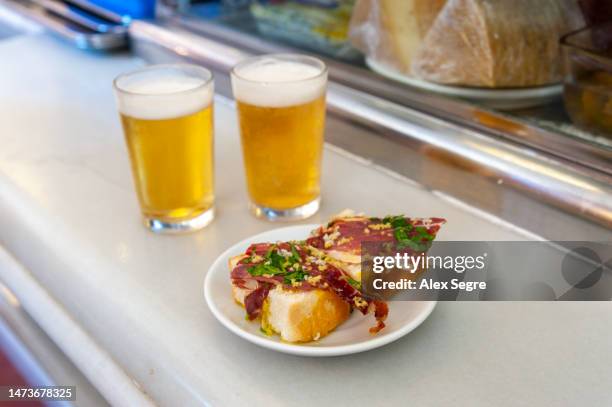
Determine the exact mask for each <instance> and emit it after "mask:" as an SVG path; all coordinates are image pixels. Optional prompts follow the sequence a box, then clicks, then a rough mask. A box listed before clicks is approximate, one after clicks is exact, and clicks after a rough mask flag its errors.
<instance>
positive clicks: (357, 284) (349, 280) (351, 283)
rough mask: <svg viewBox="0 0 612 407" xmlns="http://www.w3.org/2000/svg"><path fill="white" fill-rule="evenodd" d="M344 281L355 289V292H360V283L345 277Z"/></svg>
mask: <svg viewBox="0 0 612 407" xmlns="http://www.w3.org/2000/svg"><path fill="white" fill-rule="evenodd" d="M346 281H348V283H349V284H350V285H352V286H353V288H356V289H357V290H361V282H359V281H357V280H355V279H353V278H351V276H346Z"/></svg>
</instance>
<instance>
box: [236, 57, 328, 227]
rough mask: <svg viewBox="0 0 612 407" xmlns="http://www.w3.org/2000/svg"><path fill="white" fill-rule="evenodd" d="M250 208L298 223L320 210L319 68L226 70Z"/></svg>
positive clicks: (301, 61) (294, 60)
mask: <svg viewBox="0 0 612 407" xmlns="http://www.w3.org/2000/svg"><path fill="white" fill-rule="evenodd" d="M231 76H232V89H233V93H234V98H235V99H236V102H237V108H238V120H239V122H240V134H241V139H242V153H243V158H244V166H245V170H246V181H247V187H248V191H249V195H250V208H251V211H252V212H253V213H254V214H255V216H257V217H263V218H267V219H269V220H295V219H304V218H307V217H309V216H311V215H313V214H314V213H316V212H317V210H318V209H319V205H320V179H321V158H322V153H323V133H324V127H325V89H326V86H327V68H326V67H325V64H324V63H323V62H322V61H320V60H318V59H316V58H312V57H308V56H303V55H290V54H274V55H264V56H260V57H255V58H250V59H247V60H245V61H243V62H241V63H240V64H238V65H236V66H235V67H234V69H233V70H232V75H231Z"/></svg>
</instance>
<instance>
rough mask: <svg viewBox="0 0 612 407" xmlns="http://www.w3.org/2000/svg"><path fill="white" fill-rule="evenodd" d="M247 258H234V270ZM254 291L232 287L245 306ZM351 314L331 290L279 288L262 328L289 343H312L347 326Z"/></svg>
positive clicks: (264, 314) (272, 294)
mask: <svg viewBox="0 0 612 407" xmlns="http://www.w3.org/2000/svg"><path fill="white" fill-rule="evenodd" d="M244 257H245V255H240V256H235V257H232V258H231V259H230V261H229V266H230V270H231V269H233V268H234V267H235V266H236V265H237V264H238V262H239V261H240V260H242V259H243V258H244ZM252 291H253V289H250V288H242V287H238V286H235V285H232V295H233V297H234V300H235V301H236V302H237V303H238V304H240V305H242V306H244V299H245V297H246V296H247V295H249V294H250V293H251V292H252ZM350 311H351V307H350V305H349V304H348V303H346V302H345V301H343V300H342V299H341V298H340V297H338V296H337V295H336V294H335V293H333V292H331V291H329V290H323V289H314V290H309V291H298V290H291V289H284V288H283V287H282V286H280V285H279V286H277V287H276V288H274V289H272V290H271V291H270V293H269V294H268V296H267V298H266V300H265V302H264V305H263V309H262V315H261V327H262V329H263V331H265V332H266V333H269V334H272V333H277V334H278V335H280V337H281V339H282V340H284V341H287V342H310V341H314V340H318V339H320V338H323V337H324V336H326V335H327V334H328V333H330V332H331V331H332V330H334V329H335V328H336V327H337V326H338V325H340V324H341V323H342V322H344V321H345V320H346V319H347V318H348V316H349V314H350Z"/></svg>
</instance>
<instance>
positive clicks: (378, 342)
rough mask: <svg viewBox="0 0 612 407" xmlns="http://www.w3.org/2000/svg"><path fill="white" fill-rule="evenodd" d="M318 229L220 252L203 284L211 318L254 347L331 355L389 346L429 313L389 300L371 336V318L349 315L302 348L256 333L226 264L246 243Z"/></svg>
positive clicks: (418, 305) (294, 229) (426, 307)
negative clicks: (386, 312) (378, 328)
mask: <svg viewBox="0 0 612 407" xmlns="http://www.w3.org/2000/svg"><path fill="white" fill-rule="evenodd" d="M317 226H318V225H299V226H289V227H284V228H279V229H274V230H271V231H268V232H264V233H261V234H258V235H255V236H252V237H250V238H248V239H245V240H243V241H241V242H239V243H237V244H235V245H233V246H232V247H230V248H229V249H227V250H226V251H225V252H224V253H223V254H221V255H220V256H219V257H218V258H217V259H216V260H215V262H214V263H213V264H212V266H211V267H210V269H209V270H208V274H207V275H206V279H205V281H204V296H205V298H206V303H207V304H208V307H209V308H210V310H211V311H212V313H213V315H214V316H215V317H216V318H217V319H218V320H219V322H221V323H222V324H223V325H224V326H225V327H226V328H227V329H229V330H230V331H232V332H233V333H235V334H236V335H238V336H240V337H241V338H244V339H246V340H247V341H249V342H253V343H254V344H256V345H259V346H263V347H264V348H268V349H273V350H276V351H279V352H284V353H291V354H294V355H301V356H337V355H348V354H351V353H358V352H363V351H366V350H370V349H374V348H378V347H380V346H383V345H386V344H388V343H390V342H393V341H395V340H397V339H399V338H401V337H402V336H404V335H406V334H407V333H408V332H410V331H412V330H413V329H415V328H416V327H417V326H419V325H420V324H421V323H422V322H423V321H424V320H425V319H426V318H427V317H428V316H429V314H431V312H432V311H433V309H434V307H435V306H436V302H435V301H423V302H404V301H392V302H389V317H388V318H387V320H386V321H385V324H386V325H387V326H386V327H385V329H383V330H382V331H380V332H379V333H378V334H376V335H372V334H370V333H369V332H368V329H369V328H370V327H371V326H374V325H375V320H374V317H373V316H372V315H368V316H366V317H364V316H363V315H362V314H361V313H359V312H353V313H352V315H351V316H350V317H349V319H348V320H347V321H346V322H344V323H343V324H342V325H340V326H339V327H338V328H336V329H335V330H334V331H333V332H332V333H330V334H329V335H328V336H326V337H325V338H323V339H321V340H319V341H317V342H312V343H308V344H291V343H286V342H282V341H281V340H280V339H279V337H278V336H276V335H274V336H266V335H264V334H263V333H261V332H260V331H259V321H247V320H246V319H245V311H244V309H243V308H242V307H240V306H239V305H237V304H236V303H235V302H234V300H233V298H232V293H231V282H230V278H229V273H230V272H229V270H228V266H227V262H228V260H229V258H230V257H232V256H236V255H238V254H241V253H243V252H244V251H245V250H246V249H247V248H248V247H249V245H250V244H251V243H256V242H277V241H288V240H301V239H304V238H305V237H306V236H308V234H309V233H310V231H311V230H313V229H315V228H316V227H317Z"/></svg>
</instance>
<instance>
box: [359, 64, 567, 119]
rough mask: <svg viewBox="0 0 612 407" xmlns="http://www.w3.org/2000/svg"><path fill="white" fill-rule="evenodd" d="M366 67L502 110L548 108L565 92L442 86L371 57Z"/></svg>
mask: <svg viewBox="0 0 612 407" xmlns="http://www.w3.org/2000/svg"><path fill="white" fill-rule="evenodd" d="M366 64H367V65H368V66H369V67H370V68H371V69H372V70H373V71H374V72H376V73H378V74H380V75H382V76H385V77H387V78H389V79H392V80H394V81H397V82H401V83H405V84H406V85H409V86H413V87H415V88H419V89H423V90H427V91H430V92H434V93H439V94H441V95H447V96H455V97H459V98H463V99H467V100H470V101H473V102H477V103H482V104H484V105H486V106H489V107H493V108H497V109H502V110H514V109H523V108H527V107H533V106H539V105H545V104H548V103H550V102H551V101H552V100H555V99H558V98H559V97H560V96H561V92H562V91H563V85H561V84H555V85H546V86H537V87H532V88H516V89H486V88H470V87H461V86H450V85H441V84H438V83H433V82H428V81H424V80H422V79H418V78H411V77H409V76H406V75H403V74H401V73H399V72H397V71H394V70H393V69H391V68H389V67H387V66H385V65H383V64H381V63H380V62H376V61H374V60H373V59H372V58H366Z"/></svg>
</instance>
